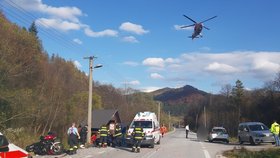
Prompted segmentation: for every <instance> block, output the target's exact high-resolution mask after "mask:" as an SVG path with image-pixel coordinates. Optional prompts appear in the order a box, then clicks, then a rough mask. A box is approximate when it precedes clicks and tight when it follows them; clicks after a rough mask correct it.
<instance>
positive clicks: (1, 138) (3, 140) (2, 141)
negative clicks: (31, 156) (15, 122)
mask: <svg viewBox="0 0 280 158" xmlns="http://www.w3.org/2000/svg"><path fill="white" fill-rule="evenodd" d="M7 145H9V142H8V140H7V138H6V137H5V136H3V135H0V148H1V147H3V146H7Z"/></svg>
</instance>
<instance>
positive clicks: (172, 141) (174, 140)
mask: <svg viewBox="0 0 280 158" xmlns="http://www.w3.org/2000/svg"><path fill="white" fill-rule="evenodd" d="M242 146H244V147H246V148H248V149H252V150H260V149H263V148H268V147H272V145H270V144H264V145H257V146H251V145H249V144H245V145H242ZM234 147H235V148H240V147H241V146H240V145H238V144H237V143H229V144H224V143H219V142H217V143H209V142H207V141H198V140H197V137H196V134H195V133H190V134H189V138H188V139H186V137H185V130H184V129H176V130H175V131H173V132H170V133H168V134H167V135H165V136H164V137H163V138H162V139H161V144H160V145H155V147H154V148H148V147H144V148H141V152H140V153H133V152H131V148H126V147H120V148H111V147H107V148H93V147H92V148H86V149H79V150H78V151H77V154H75V155H59V156H35V158H55V157H65V158H98V157H100V158H101V157H102V158H124V157H125V158H158V157H160V158H216V157H218V158H221V157H222V156H221V153H222V152H223V151H225V150H230V149H233V148H234Z"/></svg>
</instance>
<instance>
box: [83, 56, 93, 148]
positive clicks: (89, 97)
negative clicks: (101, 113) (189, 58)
mask: <svg viewBox="0 0 280 158" xmlns="http://www.w3.org/2000/svg"><path fill="white" fill-rule="evenodd" d="M93 58H95V57H94V56H90V57H84V59H89V81H88V83H89V86H88V89H89V93H88V123H87V124H88V134H87V143H90V137H91V121H92V70H93V67H92V66H93Z"/></svg>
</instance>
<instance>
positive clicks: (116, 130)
mask: <svg viewBox="0 0 280 158" xmlns="http://www.w3.org/2000/svg"><path fill="white" fill-rule="evenodd" d="M121 135H122V128H121V127H120V126H119V125H117V126H116V129H115V135H114V137H119V136H121Z"/></svg>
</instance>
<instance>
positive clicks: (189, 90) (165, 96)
mask: <svg viewBox="0 0 280 158" xmlns="http://www.w3.org/2000/svg"><path fill="white" fill-rule="evenodd" d="M150 93H151V94H152V95H153V96H154V99H155V100H157V101H161V102H164V103H168V104H171V105H172V104H185V103H190V102H193V101H195V100H197V99H199V98H202V97H204V96H206V95H207V94H208V93H207V92H204V91H202V90H199V89H197V88H195V87H193V86H191V85H185V86H183V87H180V88H169V87H166V88H162V89H159V90H156V91H153V92H150Z"/></svg>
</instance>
